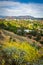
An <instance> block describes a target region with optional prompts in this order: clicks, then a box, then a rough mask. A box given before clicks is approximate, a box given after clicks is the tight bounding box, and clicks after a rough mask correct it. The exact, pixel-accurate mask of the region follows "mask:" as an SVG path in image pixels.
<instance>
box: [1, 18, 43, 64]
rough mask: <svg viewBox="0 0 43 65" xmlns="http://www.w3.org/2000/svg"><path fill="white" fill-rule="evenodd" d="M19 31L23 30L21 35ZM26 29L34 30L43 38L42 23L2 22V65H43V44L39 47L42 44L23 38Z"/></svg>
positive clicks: (24, 21) (23, 21)
mask: <svg viewBox="0 0 43 65" xmlns="http://www.w3.org/2000/svg"><path fill="white" fill-rule="evenodd" d="M18 29H20V30H21V31H20V32H19V33H18V31H17V30H18ZM25 29H28V30H34V31H36V32H37V33H38V34H39V35H41V36H42V37H43V30H42V29H43V24H42V22H37V21H35V22H34V21H33V22H31V21H29V20H28V21H26V20H20V21H18V20H5V19H4V20H2V19H1V20H0V65H43V43H42V44H41V45H42V46H39V45H40V42H36V41H34V42H32V40H31V39H29V38H26V37H22V36H25V32H24V30H25ZM39 29H40V30H39ZM6 30H7V31H6ZM8 31H11V32H8ZM12 32H13V33H12ZM36 32H29V33H31V34H32V35H33V33H34V34H35V33H36ZM15 33H16V34H17V35H15ZM29 33H28V34H29ZM19 35H20V37H19ZM21 35H22V36H21ZM35 35H36V34H35ZM27 39H28V41H27ZM37 39H39V38H37ZM29 40H31V41H29ZM31 42H32V43H31ZM38 44H39V45H38Z"/></svg>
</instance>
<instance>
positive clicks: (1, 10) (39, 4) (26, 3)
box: [0, 0, 43, 17]
mask: <svg viewBox="0 0 43 65" xmlns="http://www.w3.org/2000/svg"><path fill="white" fill-rule="evenodd" d="M25 15H30V16H34V17H43V0H0V16H25Z"/></svg>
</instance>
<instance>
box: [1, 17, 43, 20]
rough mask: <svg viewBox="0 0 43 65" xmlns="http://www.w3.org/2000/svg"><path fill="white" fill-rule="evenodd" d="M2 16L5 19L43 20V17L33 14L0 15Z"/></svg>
mask: <svg viewBox="0 0 43 65" xmlns="http://www.w3.org/2000/svg"><path fill="white" fill-rule="evenodd" d="M0 18H4V19H6V18H7V19H32V20H43V18H35V17H33V16H0Z"/></svg>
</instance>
